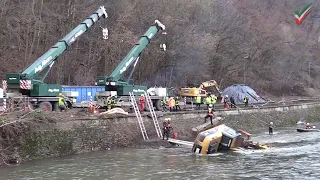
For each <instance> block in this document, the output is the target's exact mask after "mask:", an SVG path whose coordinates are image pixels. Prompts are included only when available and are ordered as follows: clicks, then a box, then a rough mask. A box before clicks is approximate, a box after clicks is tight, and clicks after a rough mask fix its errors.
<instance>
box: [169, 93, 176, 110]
mask: <svg viewBox="0 0 320 180" xmlns="http://www.w3.org/2000/svg"><path fill="white" fill-rule="evenodd" d="M168 104H169V109H170V112H172V111H174V107H175V105H176V102H175V100H174V98H173V97H170V98H169V100H168Z"/></svg>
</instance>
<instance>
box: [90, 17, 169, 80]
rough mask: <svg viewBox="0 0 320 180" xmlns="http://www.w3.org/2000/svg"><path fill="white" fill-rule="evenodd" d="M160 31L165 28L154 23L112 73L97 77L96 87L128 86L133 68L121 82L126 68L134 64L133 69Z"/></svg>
mask: <svg viewBox="0 0 320 180" xmlns="http://www.w3.org/2000/svg"><path fill="white" fill-rule="evenodd" d="M160 30H165V26H164V25H163V24H162V23H161V22H160V21H158V20H156V21H155V24H153V25H152V26H151V27H150V28H149V29H148V31H147V32H146V33H145V34H144V35H142V36H141V38H140V39H139V41H138V43H136V44H135V46H134V47H133V48H132V49H131V50H130V52H129V53H128V54H127V56H126V57H125V58H124V59H123V60H122V61H121V62H120V64H119V65H118V66H117V67H116V68H115V69H114V70H113V71H112V73H111V74H110V75H109V76H108V77H106V76H99V77H98V78H97V82H96V85H99V86H105V85H109V84H110V85H113V86H116V85H122V84H129V80H130V78H131V76H132V74H133V71H134V68H133V69H132V71H131V73H130V76H129V78H128V79H127V80H121V78H122V77H123V75H124V73H125V72H126V71H127V70H128V68H129V67H130V66H131V65H132V64H133V63H134V67H135V66H136V64H137V61H138V60H139V57H140V54H141V53H142V51H143V50H144V49H145V48H146V47H147V45H148V44H149V43H150V42H151V39H152V38H153V37H154V36H155V35H156V34H157V32H159V31H160Z"/></svg>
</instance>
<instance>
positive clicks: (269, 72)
mask: <svg viewBox="0 0 320 180" xmlns="http://www.w3.org/2000/svg"><path fill="white" fill-rule="evenodd" d="M311 2H312V3H313V5H312V12H311V14H310V15H309V16H308V17H307V18H306V19H305V20H304V22H303V23H302V24H301V25H300V26H298V25H297V24H296V23H295V21H294V11H296V10H299V11H300V10H301V9H302V8H303V7H304V6H306V5H307V4H308V3H311ZM101 5H104V6H105V7H106V9H107V12H108V15H109V17H108V18H107V19H106V20H101V21H99V22H98V23H97V24H96V25H95V26H93V28H91V29H90V30H89V31H88V32H87V33H85V34H84V35H82V36H81V37H80V39H79V40H78V41H76V42H75V43H74V44H73V46H72V47H71V48H70V49H69V50H68V52H66V53H64V54H63V55H62V56H61V57H60V58H59V59H58V63H56V64H55V65H54V68H53V69H52V70H51V73H50V75H49V77H48V78H47V80H46V82H50V83H59V84H65V85H94V82H95V78H96V77H97V76H98V75H108V74H109V73H110V72H111V71H112V70H113V69H114V68H115V67H116V65H117V64H118V63H119V62H120V61H121V60H122V59H123V58H124V57H125V56H126V54H127V53H128V52H129V50H130V49H131V48H132V46H133V44H134V43H135V42H136V41H137V40H138V38H139V37H140V36H141V35H142V34H143V33H144V32H145V31H146V30H147V29H148V28H149V26H150V25H151V24H153V23H154V20H156V19H159V20H160V21H161V22H162V23H163V24H165V25H166V28H167V29H166V32H167V35H161V34H159V35H157V37H155V38H154V40H153V41H152V42H151V44H150V45H149V46H148V47H147V49H145V51H144V52H143V54H142V57H141V60H140V61H139V64H138V67H137V69H136V71H135V73H134V80H135V83H136V84H147V85H149V86H153V85H162V86H170V87H171V86H173V87H182V86H198V85H199V84H200V82H202V81H206V80H210V79H215V80H216V81H217V82H218V83H219V85H220V86H222V87H226V86H228V85H230V84H234V83H246V84H248V85H249V86H251V87H252V88H254V89H255V90H257V91H258V92H269V93H273V94H277V95H283V94H286V95H289V94H296V95H301V93H304V90H306V87H311V88H319V86H320V72H319V70H320V60H319V59H318V58H317V57H319V54H320V46H319V35H320V34H319V30H320V28H319V20H318V17H320V16H319V11H320V8H319V3H318V1H315V0H314V1H306V0H281V1H279V0H264V1H261V0H241V1H236V0H223V1H221V0H220V1H218V0H192V1H191V0H162V1H159V0H130V1H128V0H65V1H58V0H0V22H1V24H0V40H1V43H0V63H1V66H0V79H5V73H7V72H19V71H23V70H24V69H25V68H26V67H27V66H28V65H30V64H31V63H32V62H34V61H35V60H36V59H37V58H39V57H40V56H41V55H42V54H43V53H45V52H46V51H47V50H48V49H49V48H50V47H51V46H52V45H54V44H55V43H56V42H57V41H58V40H59V39H61V38H62V37H64V36H65V35H66V34H67V33H68V32H70V31H71V30H72V29H73V28H74V27H76V26H77V25H78V24H79V23H81V22H82V21H83V20H84V19H85V18H86V17H87V16H89V15H91V14H92V13H93V12H94V11H96V10H97V9H98V7H99V6H101ZM102 27H108V29H109V39H108V40H104V39H102ZM160 43H166V44H167V51H165V52H163V51H160V48H159V45H160ZM309 64H310V70H309ZM309 74H310V79H309Z"/></svg>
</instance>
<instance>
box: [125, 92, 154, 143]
mask: <svg viewBox="0 0 320 180" xmlns="http://www.w3.org/2000/svg"><path fill="white" fill-rule="evenodd" d="M129 95H130V100H131V103H132V106H133V109H134V112H135V114H136V117H137V119H138V124H139V127H140V130H141V133H142V137H143V139H144V140H149V138H148V134H147V131H146V128H145V127H144V124H143V120H142V117H141V114H140V111H139V108H138V104H137V101H136V98H135V97H134V95H133V93H132V92H129Z"/></svg>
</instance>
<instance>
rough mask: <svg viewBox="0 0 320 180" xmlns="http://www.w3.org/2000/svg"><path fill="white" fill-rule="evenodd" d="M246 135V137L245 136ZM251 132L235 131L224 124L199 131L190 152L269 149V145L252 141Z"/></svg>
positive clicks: (208, 152)
mask: <svg viewBox="0 0 320 180" xmlns="http://www.w3.org/2000/svg"><path fill="white" fill-rule="evenodd" d="M246 137H247V138H246ZM250 137H251V134H250V133H248V132H246V131H243V130H239V131H236V130H234V129H232V128H230V127H228V126H226V125H225V124H221V125H219V126H216V127H213V128H210V129H208V130H206V131H203V132H200V133H199V134H198V136H197V138H196V139H195V141H194V145H193V147H192V152H196V153H200V154H213V153H216V152H226V151H239V150H241V148H244V149H269V148H270V146H268V145H263V144H259V143H253V142H252V140H251V139H250Z"/></svg>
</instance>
